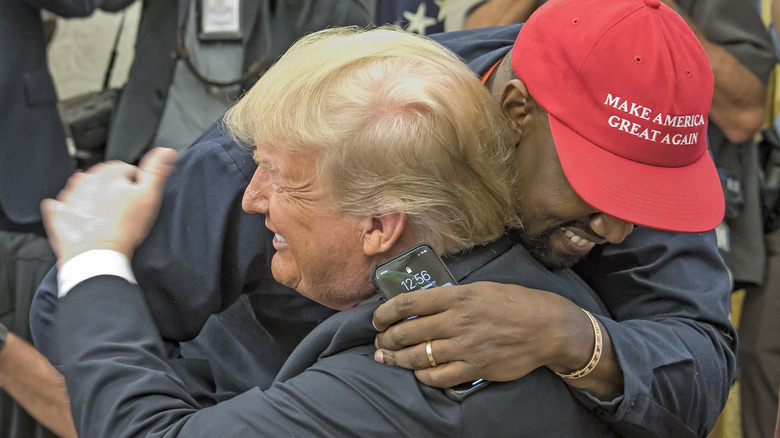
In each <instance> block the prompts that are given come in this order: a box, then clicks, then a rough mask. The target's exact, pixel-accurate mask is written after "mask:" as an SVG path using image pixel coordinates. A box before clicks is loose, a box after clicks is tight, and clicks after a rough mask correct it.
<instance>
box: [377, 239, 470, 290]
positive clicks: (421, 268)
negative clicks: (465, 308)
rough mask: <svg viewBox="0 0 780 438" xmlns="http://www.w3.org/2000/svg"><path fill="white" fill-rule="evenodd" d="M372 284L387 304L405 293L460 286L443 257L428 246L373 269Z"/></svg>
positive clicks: (400, 255)
mask: <svg viewBox="0 0 780 438" xmlns="http://www.w3.org/2000/svg"><path fill="white" fill-rule="evenodd" d="M371 281H372V282H373V283H374V286H376V288H377V290H378V291H379V295H380V296H381V297H382V298H384V299H385V300H389V299H390V298H393V297H394V296H396V295H398V294H401V293H404V292H412V291H416V290H425V289H430V288H432V287H438V286H451V285H453V284H457V282H456V281H455V279H454V278H453V277H452V274H451V273H450V270H449V269H447V266H445V265H444V262H442V260H441V257H439V255H438V254H437V253H436V251H435V250H434V249H433V247H431V246H430V245H428V244H427V243H421V244H419V245H417V246H415V247H412V248H410V249H408V250H406V251H404V252H403V253H401V254H399V255H397V256H395V257H393V258H391V259H390V260H386V261H384V262H382V263H380V264H378V265H376V266H374V269H372V270H371Z"/></svg>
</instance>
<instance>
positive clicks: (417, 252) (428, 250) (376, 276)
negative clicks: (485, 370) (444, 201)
mask: <svg viewBox="0 0 780 438" xmlns="http://www.w3.org/2000/svg"><path fill="white" fill-rule="evenodd" d="M371 281H372V282H373V283H374V286H376V288H377V290H378V291H379V295H380V296H381V297H382V298H383V299H385V300H389V299H390V298H393V297H394V296H396V295H398V294H402V293H406V292H412V291H417V290H426V289H430V288H433V287H439V286H451V285H454V284H458V283H457V282H456V281H455V278H454V277H453V276H452V274H451V273H450V270H449V269H447V266H446V265H445V264H444V262H443V261H442V260H441V257H439V255H438V254H437V253H436V251H435V250H434V249H433V247H431V246H430V245H428V244H426V243H421V244H419V245H417V246H414V247H412V248H410V249H408V250H406V251H404V252H403V253H401V254H399V255H397V256H395V257H393V258H391V259H389V260H387V261H384V262H382V263H379V264H377V265H376V266H374V268H373V269H372V270H371ZM412 318H414V317H412ZM410 319H411V318H410ZM488 383H489V382H488V381H486V380H483V379H479V380H475V381H473V382H466V383H463V384H460V385H457V386H454V387H451V388H446V389H444V392H445V393H446V394H447V396H448V397H449V398H451V399H452V400H455V401H461V400H463V399H464V398H466V397H467V396H469V395H471V394H473V393H474V392H476V391H477V390H479V389H481V388H484V387H485V386H487V384H488Z"/></svg>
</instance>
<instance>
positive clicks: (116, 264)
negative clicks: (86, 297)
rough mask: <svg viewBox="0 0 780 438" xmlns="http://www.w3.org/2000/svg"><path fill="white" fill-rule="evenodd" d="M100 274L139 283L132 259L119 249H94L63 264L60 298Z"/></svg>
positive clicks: (58, 280)
mask: <svg viewBox="0 0 780 438" xmlns="http://www.w3.org/2000/svg"><path fill="white" fill-rule="evenodd" d="M99 275H116V276H118V277H122V278H124V279H125V280H127V281H129V282H130V283H133V284H138V282H137V281H136V280H135V275H133V268H132V267H131V266H130V259H129V258H127V256H126V255H124V254H122V253H121V252H118V251H111V250H107V249H93V250H91V251H87V252H83V253H81V254H79V255H77V256H76V257H73V258H72V259H70V260H68V261H67V262H65V263H63V264H62V267H61V268H60V269H59V271H58V272H57V284H58V287H59V293H58V296H59V297H60V298H62V297H64V296H65V295H67V294H68V292H70V290H71V289H73V288H74V287H75V286H76V285H77V284H79V283H81V282H82V281H84V280H89V279H90V278H92V277H97V276H99Z"/></svg>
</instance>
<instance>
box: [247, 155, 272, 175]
mask: <svg viewBox="0 0 780 438" xmlns="http://www.w3.org/2000/svg"><path fill="white" fill-rule="evenodd" d="M252 158H254V160H255V163H257V165H258V166H260V167H262V168H263V169H265V170H266V171H269V172H270V171H272V170H275V169H276V165H275V164H274V163H273V162H272V161H268V160H266V159H265V158H262V157H261V156H260V155H259V154H258V153H257V151H255V152H254V154H252Z"/></svg>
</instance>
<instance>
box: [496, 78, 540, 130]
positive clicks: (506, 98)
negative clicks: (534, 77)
mask: <svg viewBox="0 0 780 438" xmlns="http://www.w3.org/2000/svg"><path fill="white" fill-rule="evenodd" d="M499 104H500V105H501V112H503V113H504V116H505V117H506V118H507V119H509V121H510V122H511V124H512V127H513V128H514V129H515V130H516V131H517V132H519V133H520V134H523V126H524V124H523V122H524V121H525V119H526V117H527V116H528V115H529V114H530V111H531V108H532V106H531V96H530V94H528V88H526V86H525V83H523V81H521V80H520V79H516V78H515V79H512V80H510V81H509V82H507V83H506V85H504V89H503V90H502V91H501V98H500V100H499Z"/></svg>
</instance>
